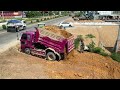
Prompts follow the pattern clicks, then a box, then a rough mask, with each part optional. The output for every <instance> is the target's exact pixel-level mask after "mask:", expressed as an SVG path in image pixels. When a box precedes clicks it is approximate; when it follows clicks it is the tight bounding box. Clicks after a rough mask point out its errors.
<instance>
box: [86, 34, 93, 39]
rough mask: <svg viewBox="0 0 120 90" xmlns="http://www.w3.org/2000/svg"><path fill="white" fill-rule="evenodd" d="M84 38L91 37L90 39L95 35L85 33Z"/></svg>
mask: <svg viewBox="0 0 120 90" xmlns="http://www.w3.org/2000/svg"><path fill="white" fill-rule="evenodd" d="M86 38H91V39H92V38H95V36H94V35H92V34H87V35H86Z"/></svg>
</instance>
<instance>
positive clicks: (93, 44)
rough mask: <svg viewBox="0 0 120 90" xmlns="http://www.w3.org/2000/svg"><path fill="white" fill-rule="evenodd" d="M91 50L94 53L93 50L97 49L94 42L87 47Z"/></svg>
mask: <svg viewBox="0 0 120 90" xmlns="http://www.w3.org/2000/svg"><path fill="white" fill-rule="evenodd" d="M87 46H88V48H89V51H90V52H93V49H94V48H95V43H94V42H93V41H92V42H91V43H89V45H87Z"/></svg>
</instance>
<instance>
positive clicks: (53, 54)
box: [46, 52, 56, 61]
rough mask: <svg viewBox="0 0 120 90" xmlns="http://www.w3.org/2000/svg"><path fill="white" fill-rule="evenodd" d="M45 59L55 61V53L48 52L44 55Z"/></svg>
mask: <svg viewBox="0 0 120 90" xmlns="http://www.w3.org/2000/svg"><path fill="white" fill-rule="evenodd" d="M46 59H47V60H50V61H55V60H56V55H55V53H54V52H48V53H47V55H46Z"/></svg>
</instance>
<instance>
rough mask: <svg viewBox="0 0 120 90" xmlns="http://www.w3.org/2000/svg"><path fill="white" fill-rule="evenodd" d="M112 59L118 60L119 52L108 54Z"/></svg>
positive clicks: (119, 59)
mask: <svg viewBox="0 0 120 90" xmlns="http://www.w3.org/2000/svg"><path fill="white" fill-rule="evenodd" d="M110 57H111V58H112V59H113V60H115V61H118V62H120V54H118V53H112V54H111V56H110Z"/></svg>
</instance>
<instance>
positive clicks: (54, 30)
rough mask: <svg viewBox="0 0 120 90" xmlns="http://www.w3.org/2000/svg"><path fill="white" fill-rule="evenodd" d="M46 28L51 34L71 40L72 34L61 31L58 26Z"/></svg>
mask: <svg viewBox="0 0 120 90" xmlns="http://www.w3.org/2000/svg"><path fill="white" fill-rule="evenodd" d="M44 28H45V29H46V30H49V31H51V32H54V33H57V34H58V35H62V36H63V37H65V38H69V37H70V36H72V34H71V33H69V32H67V31H65V30H64V29H60V28H59V27H58V26H55V25H48V26H45V27H44Z"/></svg>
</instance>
